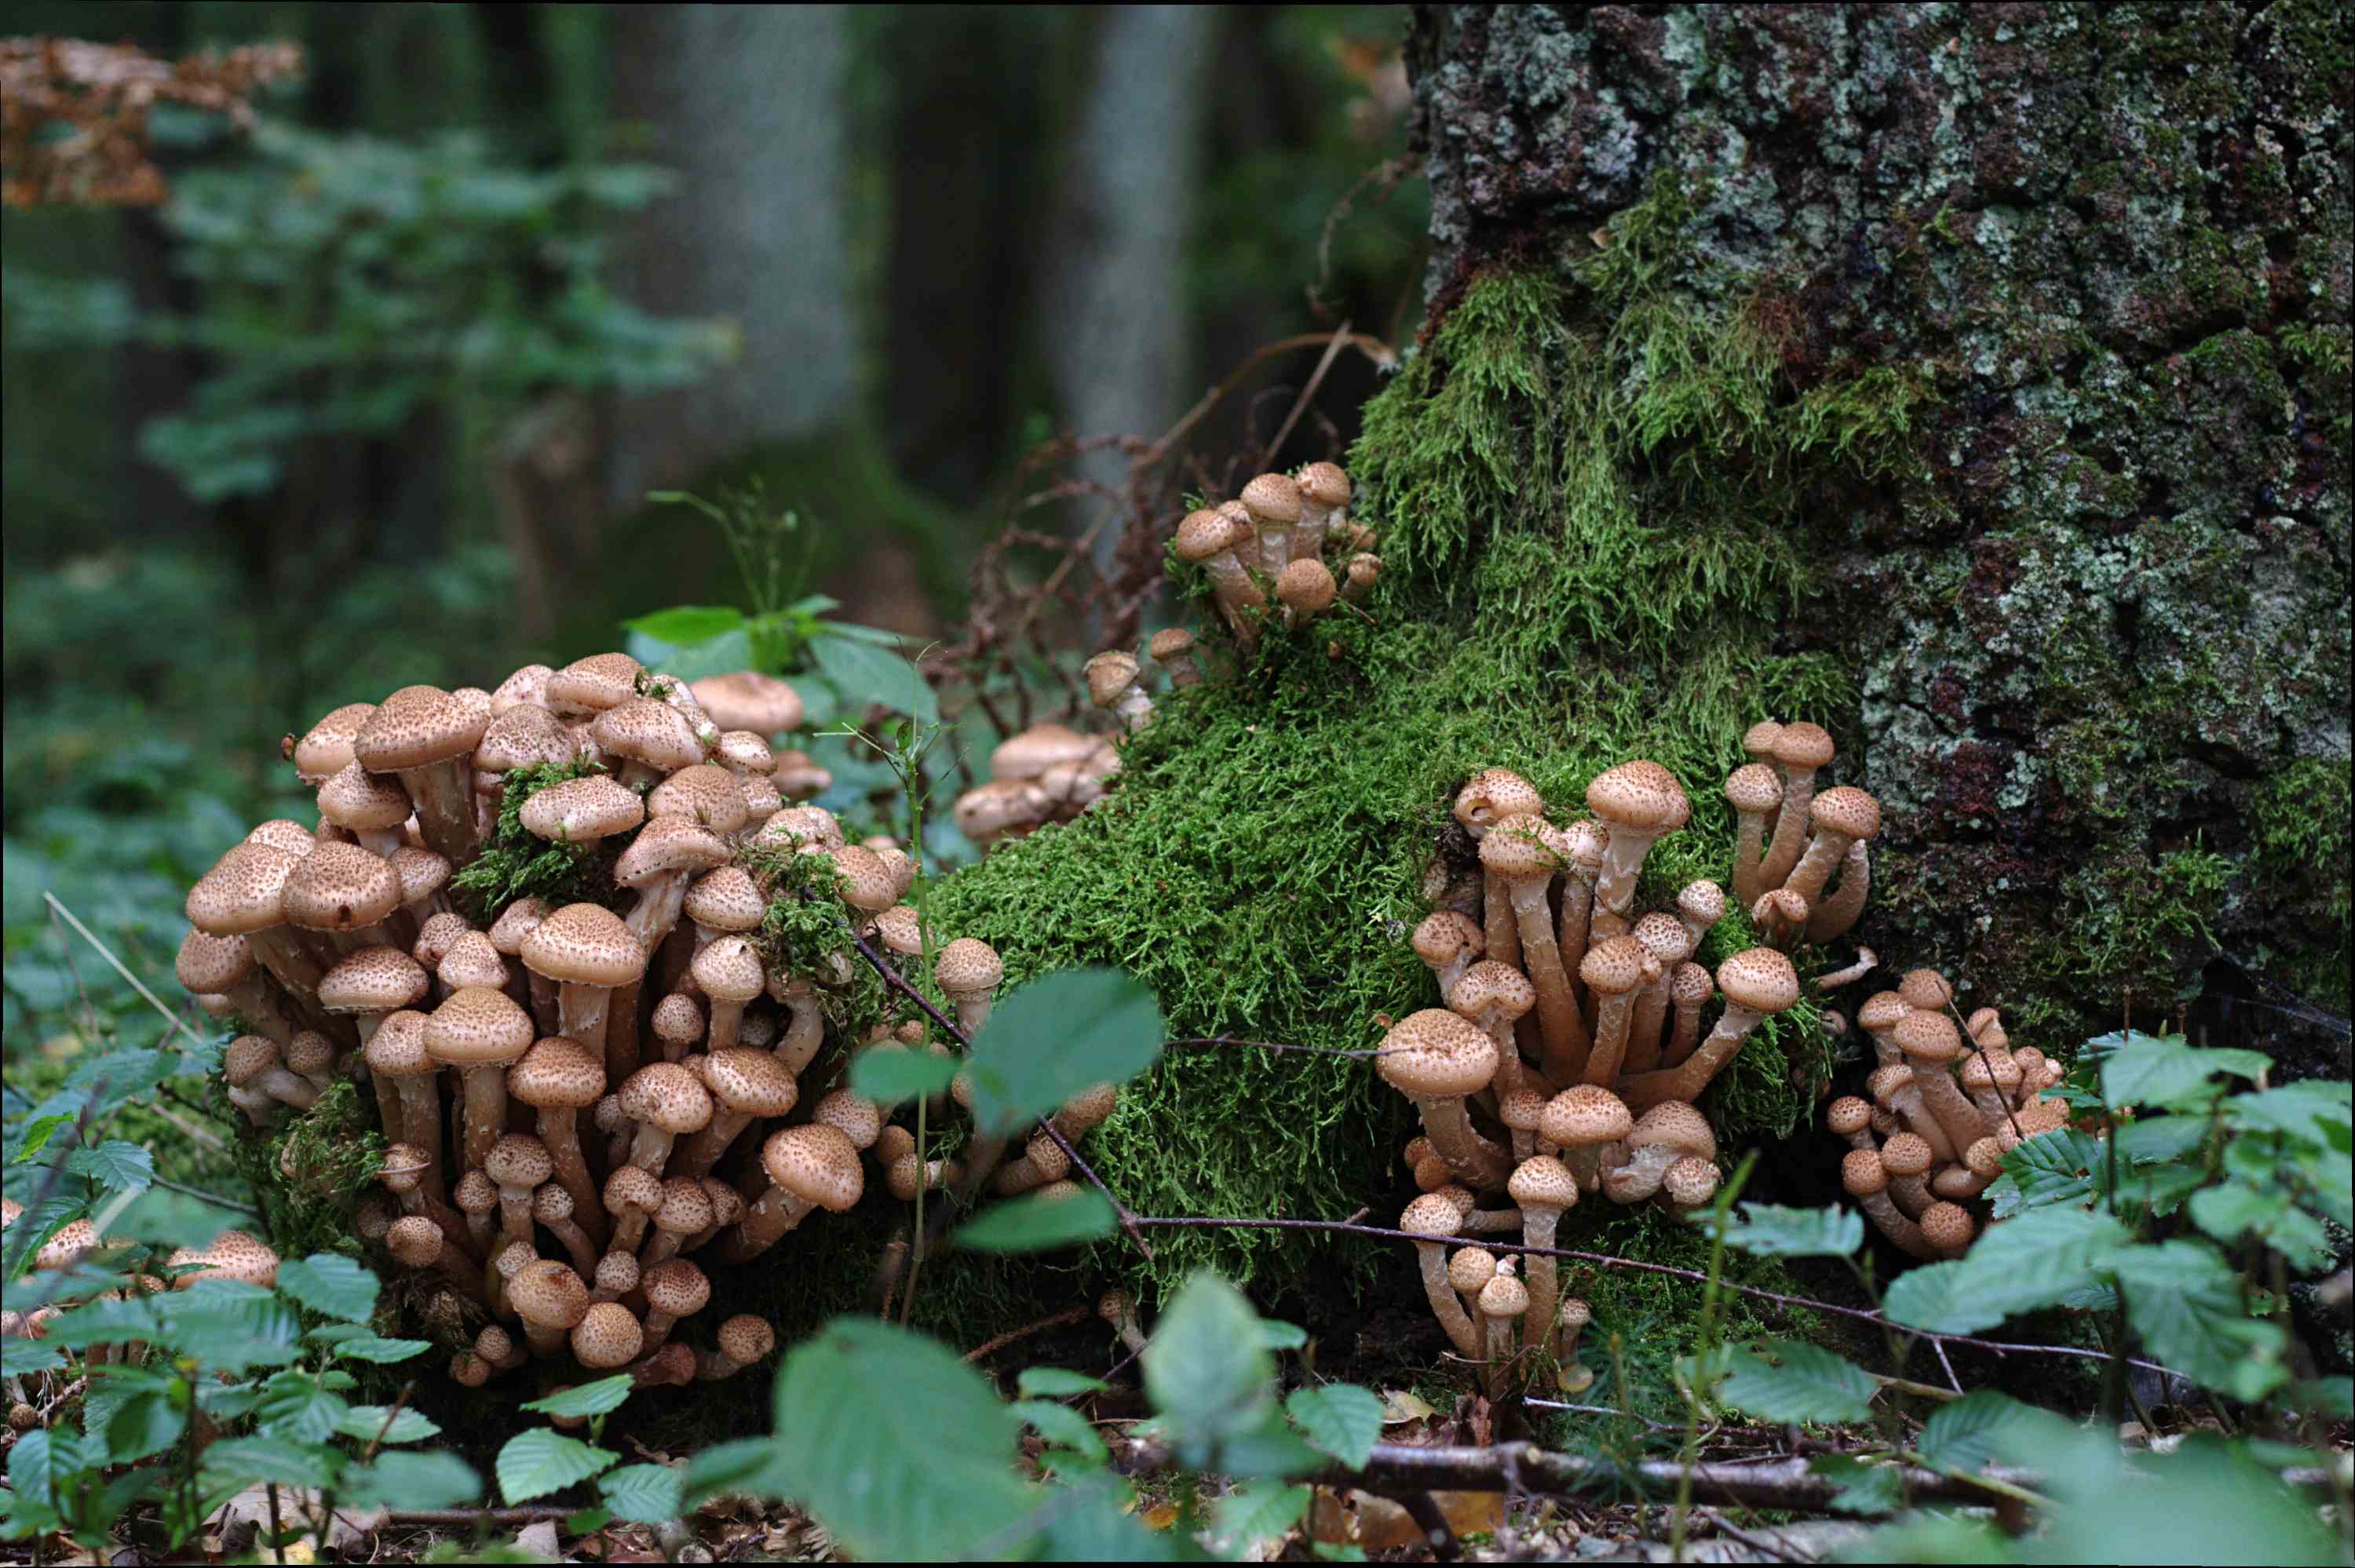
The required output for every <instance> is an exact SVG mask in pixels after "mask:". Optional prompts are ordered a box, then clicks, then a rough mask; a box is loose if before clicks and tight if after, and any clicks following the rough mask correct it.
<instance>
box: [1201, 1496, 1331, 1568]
mask: <svg viewBox="0 0 2355 1568" xmlns="http://www.w3.org/2000/svg"><path fill="white" fill-rule="evenodd" d="M1308 1497H1309V1489H1307V1488H1306V1487H1293V1486H1285V1485H1284V1484H1283V1483H1282V1482H1280V1481H1252V1482H1248V1483H1246V1484H1245V1485H1243V1486H1240V1487H1237V1488H1236V1489H1234V1490H1233V1491H1231V1492H1230V1493H1228V1494H1227V1495H1226V1496H1225V1497H1222V1498H1220V1499H1219V1500H1218V1501H1217V1502H1216V1503H1214V1504H1212V1505H1211V1509H1210V1529H1211V1531H1212V1532H1213V1533H1214V1534H1215V1535H1217V1536H1218V1537H1219V1539H1220V1541H1222V1542H1224V1543H1225V1544H1226V1547H1227V1550H1228V1552H1229V1553H1230V1554H1231V1555H1238V1556H1239V1555H1241V1554H1242V1553H1244V1552H1247V1551H1248V1550H1249V1549H1250V1548H1251V1547H1253V1546H1256V1545H1258V1544H1259V1543H1260V1542H1263V1541H1272V1540H1273V1539H1275V1538H1276V1537H1277V1536H1280V1535H1283V1534H1284V1533H1285V1532H1286V1531H1289V1530H1291V1528H1292V1527H1293V1526H1294V1525H1295V1524H1298V1523H1299V1522H1300V1519H1301V1516H1302V1515H1303V1514H1305V1513H1306V1512H1307V1511H1308Z"/></svg>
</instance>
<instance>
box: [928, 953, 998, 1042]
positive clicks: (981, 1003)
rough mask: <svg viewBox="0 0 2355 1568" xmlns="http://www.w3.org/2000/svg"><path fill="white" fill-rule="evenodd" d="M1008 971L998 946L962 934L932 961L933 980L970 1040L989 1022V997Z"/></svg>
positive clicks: (958, 1025)
mask: <svg viewBox="0 0 2355 1568" xmlns="http://www.w3.org/2000/svg"><path fill="white" fill-rule="evenodd" d="M1005 975H1006V966H1005V964H1004V963H1003V962H1001V961H1000V960H999V959H998V956H997V949H996V948H993V947H991V946H990V945H989V944H988V943H986V942H985V941H983V940H981V939H980V938H977V937H959V938H957V939H956V940H955V941H954V942H951V943H950V944H949V945H948V946H947V947H945V948H942V949H941V955H940V957H939V958H938V959H935V960H934V961H933V964H932V980H933V981H934V982H935V983H936V984H938V985H939V986H940V988H941V991H942V992H943V994H944V995H946V996H947V997H948V999H949V1001H950V1002H951V1003H952V1004H953V1005H954V1007H955V1008H956V1015H957V1028H958V1029H959V1030H960V1031H962V1032H963V1033H964V1037H965V1038H966V1039H967V1040H971V1039H973V1038H974V1037H975V1035H977V1034H979V1033H981V1031H982V1026H983V1025H985V1024H986V1023H987V1022H989V1009H990V1001H991V998H992V997H993V996H994V995H995V994H996V991H997V982H998V981H999V980H1002V979H1004V978H1005Z"/></svg>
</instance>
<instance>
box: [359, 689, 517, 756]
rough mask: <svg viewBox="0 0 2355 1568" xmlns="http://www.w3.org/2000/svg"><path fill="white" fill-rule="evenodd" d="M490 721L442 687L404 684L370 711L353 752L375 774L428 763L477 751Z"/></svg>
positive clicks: (487, 714)
mask: <svg viewBox="0 0 2355 1568" xmlns="http://www.w3.org/2000/svg"><path fill="white" fill-rule="evenodd" d="M489 721H490V715H489V713H488V712H487V711H484V712H481V713H477V712H476V711H475V710H474V706H473V705H470V704H467V703H464V702H461V701H459V700H458V699H457V698H455V697H453V696H452V695H451V694H449V693H448V692H445V691H443V690H442V688H441V687H439V686H403V687H401V688H400V690H399V691H397V692H395V693H393V694H392V695H390V696H389V697H387V698H385V700H384V701H383V702H382V703H381V704H379V705H378V707H377V710H376V712H375V713H373V714H371V715H368V723H367V724H366V725H364V726H361V728H360V732H359V734H358V735H357V736H354V737H353V740H352V757H353V759H354V760H355V761H357V763H358V764H359V765H360V766H361V767H362V768H367V769H368V771H369V772H371V773H392V772H397V771H399V770H400V769H401V768H426V767H430V766H432V764H434V763H436V762H447V761H449V760H450V759H451V758H453V757H463V756H464V755H465V754H466V753H468V752H470V751H472V750H474V743H475V742H476V741H478V740H480V739H481V738H482V737H483V730H484V728H485V726H486V725H487V724H488V723H489Z"/></svg>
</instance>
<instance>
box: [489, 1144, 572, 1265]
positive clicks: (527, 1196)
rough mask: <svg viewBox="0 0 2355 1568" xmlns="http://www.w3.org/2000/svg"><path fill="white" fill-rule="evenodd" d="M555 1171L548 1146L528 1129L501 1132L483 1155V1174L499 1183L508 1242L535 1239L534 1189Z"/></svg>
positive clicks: (501, 1223) (504, 1232)
mask: <svg viewBox="0 0 2355 1568" xmlns="http://www.w3.org/2000/svg"><path fill="white" fill-rule="evenodd" d="M555 1172H556V1162H555V1161H554V1160H550V1159H549V1157H548V1148H547V1146H546V1145H545V1144H543V1143H541V1142H540V1141H539V1139H536V1138H534V1137H532V1135H531V1134H529V1133H527V1132H510V1133H506V1134H503V1135H501V1137H500V1138H499V1139H498V1140H497V1141H496V1142H495V1143H493V1144H492V1145H491V1150H490V1152H489V1153H488V1154H486V1155H485V1156H484V1157H483V1174H484V1175H485V1176H488V1177H489V1178H490V1179H491V1180H492V1181H494V1182H495V1183H496V1184H497V1186H498V1190H499V1220H500V1226H501V1232H502V1234H504V1235H505V1236H506V1239H507V1240H508V1241H510V1242H528V1241H530V1240H531V1239H532V1234H531V1195H532V1192H534V1190H535V1189H537V1188H538V1186H539V1184H540V1183H541V1182H542V1181H547V1180H548V1179H549V1177H550V1176H552V1175H554V1174H555Z"/></svg>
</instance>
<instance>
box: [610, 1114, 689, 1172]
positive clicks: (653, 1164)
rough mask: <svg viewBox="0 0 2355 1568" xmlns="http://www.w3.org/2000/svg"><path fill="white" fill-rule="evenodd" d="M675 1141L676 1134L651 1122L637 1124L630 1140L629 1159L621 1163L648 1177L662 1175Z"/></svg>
mask: <svg viewBox="0 0 2355 1568" xmlns="http://www.w3.org/2000/svg"><path fill="white" fill-rule="evenodd" d="M675 1141H677V1134H676V1133H670V1132H665V1131H664V1130H663V1129H662V1128H660V1127H658V1126H656V1125H655V1123H653V1122H650V1121H642V1122H640V1123H638V1130H637V1133H636V1135H635V1136H634V1137H633V1138H632V1139H630V1157H629V1159H628V1160H624V1161H623V1163H624V1164H628V1165H634V1166H636V1167H637V1168H638V1169H639V1170H641V1171H645V1172H646V1173H647V1174H648V1175H650V1176H659V1175H661V1174H663V1167H664V1166H665V1165H666V1164H667V1163H669V1160H670V1150H671V1145H672V1144H673V1143H674V1142H675Z"/></svg>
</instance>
